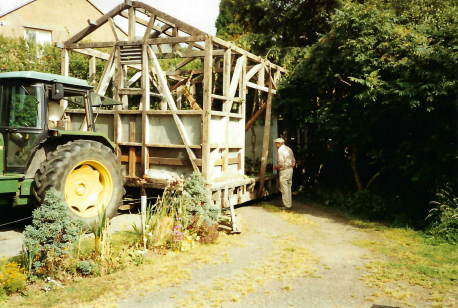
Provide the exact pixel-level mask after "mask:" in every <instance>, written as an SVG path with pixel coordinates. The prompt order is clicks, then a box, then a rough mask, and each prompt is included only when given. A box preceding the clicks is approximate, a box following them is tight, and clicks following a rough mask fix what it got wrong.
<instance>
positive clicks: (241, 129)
mask: <svg viewBox="0 0 458 308" xmlns="http://www.w3.org/2000/svg"><path fill="white" fill-rule="evenodd" d="M247 61H248V60H247V56H245V61H243V67H242V76H241V78H240V85H239V87H240V88H239V97H240V101H241V102H240V108H239V114H241V115H242V118H241V119H240V120H239V133H240V134H241V135H242V136H243V138H242V139H243V140H242V148H241V149H240V150H239V153H238V157H239V170H238V173H239V175H240V176H243V175H244V174H245V137H246V136H245V121H246V83H247V81H246V70H247Z"/></svg>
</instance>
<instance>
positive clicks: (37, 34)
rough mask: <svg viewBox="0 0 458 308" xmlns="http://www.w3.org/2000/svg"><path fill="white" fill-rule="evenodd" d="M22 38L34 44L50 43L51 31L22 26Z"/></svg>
mask: <svg viewBox="0 0 458 308" xmlns="http://www.w3.org/2000/svg"><path fill="white" fill-rule="evenodd" d="M24 38H25V40H26V41H31V42H34V43H35V44H41V45H44V44H51V43H52V39H51V31H48V30H41V29H34V28H24Z"/></svg>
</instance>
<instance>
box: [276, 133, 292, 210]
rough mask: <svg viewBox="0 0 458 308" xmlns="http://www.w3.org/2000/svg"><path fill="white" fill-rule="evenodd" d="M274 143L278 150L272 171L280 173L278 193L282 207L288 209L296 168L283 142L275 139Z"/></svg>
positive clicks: (289, 151)
mask: <svg viewBox="0 0 458 308" xmlns="http://www.w3.org/2000/svg"><path fill="white" fill-rule="evenodd" d="M274 142H275V147H276V148H277V150H278V159H277V160H278V164H277V165H276V166H274V170H277V169H278V170H279V171H280V176H279V178H280V191H281V196H282V200H283V205H284V206H285V207H286V208H288V209H289V208H291V206H292V200H291V185H292V184H293V168H294V166H296V160H295V159H294V154H293V151H292V150H291V149H290V148H289V147H287V146H286V145H285V140H283V139H282V138H277V139H275V140H274Z"/></svg>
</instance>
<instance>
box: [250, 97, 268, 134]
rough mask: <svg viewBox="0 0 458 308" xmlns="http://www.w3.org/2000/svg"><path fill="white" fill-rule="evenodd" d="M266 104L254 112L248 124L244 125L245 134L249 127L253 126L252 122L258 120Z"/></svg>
mask: <svg viewBox="0 0 458 308" xmlns="http://www.w3.org/2000/svg"><path fill="white" fill-rule="evenodd" d="M266 107H267V103H264V104H263V105H262V106H261V108H259V109H258V111H256V113H255V114H254V115H253V116H252V117H251V118H250V120H248V122H247V123H246V125H245V132H247V131H248V130H249V129H250V127H251V126H252V125H253V123H254V122H256V120H257V119H258V118H259V116H260V115H261V114H262V113H263V112H264V111H265V110H266Z"/></svg>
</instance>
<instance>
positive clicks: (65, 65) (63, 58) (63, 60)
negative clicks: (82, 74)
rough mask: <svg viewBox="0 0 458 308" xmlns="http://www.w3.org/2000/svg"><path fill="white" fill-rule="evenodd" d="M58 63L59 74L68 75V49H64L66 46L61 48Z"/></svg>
mask: <svg viewBox="0 0 458 308" xmlns="http://www.w3.org/2000/svg"><path fill="white" fill-rule="evenodd" d="M60 65H61V71H60V74H61V75H62V76H68V73H69V58H68V49H66V48H64V49H62V55H61V63H60Z"/></svg>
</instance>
